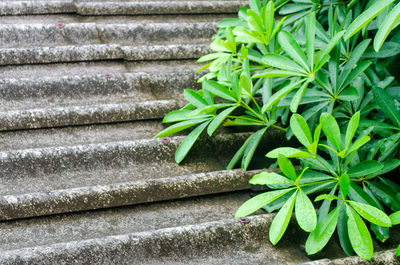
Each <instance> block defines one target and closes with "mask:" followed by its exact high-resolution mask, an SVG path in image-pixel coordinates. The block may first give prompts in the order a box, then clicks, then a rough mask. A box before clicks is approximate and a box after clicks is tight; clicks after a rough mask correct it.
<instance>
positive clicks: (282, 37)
mask: <svg viewBox="0 0 400 265" xmlns="http://www.w3.org/2000/svg"><path fill="white" fill-rule="evenodd" d="M278 41H279V44H280V45H281V46H282V49H283V50H284V51H285V52H286V53H287V54H288V55H289V56H290V57H291V58H292V59H293V60H294V61H295V62H298V63H299V64H300V65H301V66H302V67H303V69H304V70H305V71H306V72H310V68H309V67H308V61H307V58H306V55H305V54H304V52H303V50H302V49H301V48H300V46H299V44H298V43H297V42H296V40H295V39H294V38H293V36H292V35H291V34H290V33H289V32H287V31H281V32H279V34H278Z"/></svg>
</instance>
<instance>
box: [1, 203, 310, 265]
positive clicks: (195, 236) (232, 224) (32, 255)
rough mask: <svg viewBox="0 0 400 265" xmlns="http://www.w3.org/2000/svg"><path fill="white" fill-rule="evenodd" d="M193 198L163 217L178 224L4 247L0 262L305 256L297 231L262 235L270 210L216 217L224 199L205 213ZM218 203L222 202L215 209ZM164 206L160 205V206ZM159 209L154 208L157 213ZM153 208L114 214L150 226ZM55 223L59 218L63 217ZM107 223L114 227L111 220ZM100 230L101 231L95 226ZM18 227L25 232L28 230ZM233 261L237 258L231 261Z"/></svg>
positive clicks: (265, 260)
mask: <svg viewBox="0 0 400 265" xmlns="http://www.w3.org/2000/svg"><path fill="white" fill-rule="evenodd" d="M228 200H229V202H228V203H229V204H231V205H232V204H234V203H232V201H233V198H230V199H228ZM197 203H199V204H198V205H199V206H200V205H203V206H200V207H193V206H192V205H190V206H189V207H188V208H187V209H182V210H183V211H182V212H181V213H180V212H176V211H172V212H170V215H168V216H169V219H168V220H171V219H173V220H175V222H177V223H182V221H183V223H185V225H183V226H182V225H181V226H176V227H171V228H163V227H164V225H165V223H162V224H160V225H156V227H157V229H156V230H153V231H148V232H133V233H127V231H124V234H121V235H113V236H104V235H103V236H102V237H99V236H96V238H93V239H86V240H79V241H72V242H68V243H67V242H65V243H58V244H53V245H43V246H39V247H34V248H22V249H15V250H8V251H7V250H6V251H2V252H0V262H1V263H2V264H12V263H13V262H18V264H32V263H34V264H49V263H57V264H71V263H78V264H85V263H90V264H115V263H118V264H161V263H162V262H163V261H164V260H166V261H169V264H182V263H183V262H186V263H189V262H191V260H192V259H194V260H196V259H197V260H198V262H197V264H201V262H199V260H203V263H202V264H209V263H204V261H205V260H212V259H213V258H214V260H217V259H216V256H219V257H221V256H220V255H221V254H222V253H225V254H229V256H230V257H229V260H227V261H225V262H224V261H223V260H222V261H221V260H220V261H221V263H220V264H245V262H246V261H247V262H249V261H252V262H253V263H252V264H277V265H278V264H296V263H299V262H304V261H307V260H309V259H308V258H307V257H306V256H305V255H304V254H302V253H304V252H302V249H301V247H300V245H299V240H298V239H299V238H302V236H301V237H297V238H296V240H293V239H291V240H284V241H283V243H285V244H282V245H280V246H279V247H277V248H274V247H273V246H272V245H271V244H270V243H269V242H268V241H267V240H266V238H267V234H268V226H269V224H270V222H271V220H272V216H271V215H264V216H258V217H257V216H255V217H250V218H249V219H248V220H249V221H250V222H249V223H246V224H243V223H240V222H238V221H237V220H235V219H223V218H221V217H222V216H223V215H224V213H225V214H226V213H227V210H229V209H231V208H230V207H228V206H227V203H221V201H219V202H218V203H216V204H214V206H213V208H214V209H212V210H211V209H210V210H209V214H207V213H205V212H203V211H204V210H202V209H204V208H206V209H207V207H209V206H208V205H209V203H203V204H200V203H202V200H200V199H197ZM197 203H196V205H197ZM207 204H208V205H207ZM221 205H223V206H225V207H224V208H220V206H221ZM235 206H236V205H235ZM215 207H216V208H215ZM232 208H233V207H232ZM163 209H165V206H164V208H163ZM189 209H194V211H192V214H191V215H187V212H185V210H189ZM219 209H221V211H219ZM231 210H233V209H231ZM161 211H162V210H161V209H159V210H158V211H157V213H160V212H161ZM218 211H219V215H220V216H218V217H219V218H220V220H221V221H212V222H206V223H201V221H200V220H199V219H198V218H201V219H203V220H204V219H205V220H207V219H209V220H210V219H211V220H212V218H213V217H214V218H215V212H218ZM141 212H143V211H141ZM157 213H153V214H152V215H151V216H150V218H151V219H150V220H148V219H147V218H146V219H139V218H138V219H136V218H131V219H129V222H128V223H125V222H124V220H125V219H121V218H119V219H115V221H116V222H117V223H118V224H121V225H126V226H128V227H134V226H135V225H136V226H137V223H141V222H143V221H145V222H146V223H147V226H152V225H154V220H157V221H156V222H157V223H158V222H160V221H161V222H162V221H163V219H161V220H160V219H158V218H154V214H157ZM182 214H183V215H182ZM229 214H230V213H228V215H229ZM117 216H118V214H116V213H113V215H112V217H113V218H115V217H117ZM191 216H193V217H194V218H195V219H196V220H193V221H195V222H194V224H192V225H190V219H192V218H191ZM140 218H142V216H140ZM98 219H100V218H98ZM103 220H104V219H100V220H99V221H98V222H97V224H96V225H88V226H87V230H86V231H85V233H84V235H88V234H90V233H92V231H93V230H96V234H99V233H101V232H102V231H104V228H108V227H109V226H107V225H106V224H104V223H103V222H104V221H103ZM132 222H134V225H133V224H132V225H130V224H131V223H132ZM58 223H62V219H60V220H59V222H58ZM49 225H51V224H49ZM100 225H101V226H100ZM81 226H82V225H81ZM24 227H26V225H24ZM112 227H113V228H114V229H115V225H113V226H112ZM63 229H65V228H63ZM99 229H101V230H100V231H99ZM131 229H132V228H130V230H131ZM52 230H53V231H52V233H55V232H58V233H63V234H66V233H65V232H64V231H65V230H61V231H58V227H56V224H54V222H53V225H52ZM54 230H55V231H54ZM112 231H113V230H111V231H107V233H108V234H109V233H110V232H112ZM21 232H23V233H25V235H26V233H27V232H28V231H26V230H25V231H21ZM71 232H72V231H71ZM43 234H45V233H43ZM68 235H71V233H69V234H66V236H68ZM37 240H38V239H37ZM24 244H25V245H28V244H29V243H28V242H24ZM36 244H37V243H35V245H36ZM10 247H12V246H10V245H8V248H10ZM224 256H225V257H226V256H227V255H223V256H222V257H224ZM233 261H236V262H234V263H231V262H233ZM167 264H168V263H167ZM194 264H196V263H194ZM247 264H248V263H247Z"/></svg>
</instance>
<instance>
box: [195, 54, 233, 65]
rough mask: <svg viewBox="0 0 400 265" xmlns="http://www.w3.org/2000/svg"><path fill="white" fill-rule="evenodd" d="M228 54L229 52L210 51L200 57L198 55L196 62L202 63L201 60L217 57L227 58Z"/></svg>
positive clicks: (205, 60)
mask: <svg viewBox="0 0 400 265" xmlns="http://www.w3.org/2000/svg"><path fill="white" fill-rule="evenodd" d="M229 56H231V55H230V54H229V53H223V52H218V53H210V54H206V55H204V56H202V57H200V58H199V59H198V60H197V62H198V63H202V62H207V61H211V60H215V59H218V58H221V57H222V58H227V59H228V58H229Z"/></svg>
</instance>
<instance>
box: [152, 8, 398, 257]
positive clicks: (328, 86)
mask: <svg viewBox="0 0 400 265" xmlns="http://www.w3.org/2000/svg"><path fill="white" fill-rule="evenodd" d="M249 6H250V8H241V9H240V11H239V13H238V16H239V18H238V19H226V20H223V21H221V22H220V23H219V26H218V27H219V31H218V33H217V34H216V36H215V37H214V40H213V42H212V44H211V49H212V50H213V53H211V54H208V55H205V56H203V57H202V58H200V59H199V61H200V62H208V63H207V64H206V65H205V66H204V67H202V68H201V69H200V71H201V70H206V69H207V70H208V73H207V74H205V75H204V76H203V77H202V78H201V79H200V80H199V82H201V84H202V89H200V90H198V91H194V90H189V89H186V90H185V91H184V97H185V99H186V100H187V101H188V105H186V106H185V107H183V108H182V109H180V110H177V111H174V112H171V113H169V114H168V115H166V117H165V118H164V122H165V123H175V124H173V125H172V126H170V127H168V128H166V129H165V130H163V131H162V132H160V133H159V134H158V135H157V137H164V136H168V135H171V134H174V133H176V132H179V131H182V130H185V129H188V128H191V127H195V128H194V129H193V130H192V131H191V132H190V133H189V134H188V136H187V137H186V138H185V140H184V141H183V142H182V143H181V145H180V146H179V148H178V149H177V151H176V156H175V158H176V161H177V162H178V163H180V162H181V161H182V160H183V159H184V158H185V156H186V155H187V154H188V152H189V151H190V149H191V147H192V146H193V145H194V143H195V141H196V140H197V138H198V137H199V136H200V135H201V133H202V132H203V131H206V132H207V134H208V135H209V136H212V135H213V134H214V133H215V131H216V130H217V128H218V127H219V126H220V125H221V124H222V125H224V126H246V127H249V126H250V127H254V128H256V129H255V130H253V133H252V134H251V136H250V137H249V138H248V139H247V140H246V141H245V142H244V144H243V146H242V147H241V148H240V149H239V150H238V151H237V153H236V154H235V155H234V157H233V158H232V160H231V162H230V163H229V164H228V166H227V168H228V169H231V168H234V167H235V166H236V164H238V163H239V161H241V162H240V165H241V167H242V168H244V169H247V167H248V166H249V164H250V162H251V159H252V157H253V155H254V153H255V151H256V149H257V147H258V145H259V143H260V142H261V139H262V137H263V135H264V134H265V132H266V131H267V130H269V129H270V128H275V129H278V130H281V131H284V132H285V133H286V136H287V139H288V140H289V139H290V138H292V137H293V135H294V136H295V137H296V139H297V140H298V141H299V143H300V144H302V145H303V146H304V148H303V149H301V148H300V149H296V148H293V147H290V148H289V147H287V148H285V149H277V150H274V151H273V152H270V153H268V155H267V156H268V157H270V158H277V159H278V164H279V166H280V168H281V170H282V172H283V174H284V175H285V176H283V175H279V174H261V175H258V176H255V177H254V178H253V179H252V181H251V183H253V184H265V185H267V186H268V187H269V188H273V189H275V191H271V192H269V193H267V194H271V195H265V197H262V196H261V195H259V196H261V197H255V198H263V200H259V202H258V203H256V204H255V205H253V206H254V207H253V208H254V209H255V208H257V207H258V208H261V207H262V208H264V209H265V210H267V211H273V210H277V209H280V211H279V212H278V215H277V218H278V217H279V218H278V219H277V220H278V221H276V223H278V222H281V223H282V222H283V223H284V224H286V223H287V222H288V221H289V219H288V218H289V216H290V213H291V212H292V211H293V208H294V209H295V213H296V218H297V220H298V222H299V224H300V227H301V228H303V229H304V230H305V231H309V232H311V234H310V238H311V239H310V238H309V240H308V241H307V252H308V253H310V254H312V253H315V252H317V251H319V250H320V249H322V247H323V246H324V245H325V244H326V243H327V242H328V240H329V238H330V236H331V235H332V233H333V232H334V230H335V228H336V227H337V230H338V233H339V238H340V243H341V245H342V247H343V249H344V251H345V252H346V254H348V255H351V254H353V251H355V253H356V254H358V255H360V256H361V257H363V258H366V259H370V258H371V256H372V245H371V244H372V243H370V242H372V241H370V238H371V237H370V234H369V232H368V229H366V226H365V224H364V222H363V221H362V218H364V219H366V220H368V221H369V222H370V223H371V226H370V229H371V231H372V232H373V233H374V234H375V236H376V238H377V239H378V240H380V241H382V242H383V241H385V240H387V238H388V237H389V228H388V227H389V226H391V222H390V220H389V219H388V217H387V215H386V214H385V212H386V211H388V209H390V210H391V211H399V210H400V208H398V207H399V206H400V198H397V196H396V193H398V192H400V187H399V186H397V184H396V183H395V182H393V181H392V180H391V179H390V177H386V175H387V174H389V175H390V174H393V172H396V170H397V168H398V167H399V166H400V164H399V160H398V159H399V153H400V103H399V100H400V85H399V80H398V79H399V75H398V74H396V72H395V71H393V69H396V67H399V65H398V62H397V61H398V60H396V57H397V58H398V56H399V53H400V31H399V30H398V27H397V26H398V25H399V24H400V23H399V22H400V3H399V1H395V0H379V1H377V0H369V1H359V0H351V1H350V0H349V1H330V0H301V1H300V0H276V1H263V2H262V3H261V2H260V1H258V0H250V1H249ZM279 16H283V17H281V18H279V19H276V18H277V17H279ZM340 128H347V129H346V131H344V130H340ZM311 132H314V133H313V134H311ZM321 152H323V153H321ZM290 158H296V159H299V160H300V162H301V165H302V168H303V169H304V172H296V171H295V170H294V169H293V166H292V165H291V162H290V161H289V160H288V159H290ZM314 193H316V194H317V195H318V194H320V193H322V194H323V196H321V197H318V200H321V201H323V202H322V205H321V207H320V208H319V211H318V214H317V220H318V221H315V217H314V215H313V214H311V212H313V211H314V210H313V208H312V207H311V206H312V203H310V201H309V199H308V197H307V196H308V195H310V194H311V195H312V194H314ZM312 196H313V195H312ZM254 200H256V199H254ZM254 202H255V201H254ZM246 205H247V206H248V205H249V204H247V203H246V204H245V205H244V206H243V207H244V208H243V207H241V209H245V208H246V207H247V206H246ZM333 205H335V206H333ZM258 208H257V209H258ZM331 208H332V209H331ZM241 211H242V210H240V211H239V213H238V215H237V216H243V215H247V214H250V212H251V211H250V212H249V211H244V210H243V211H244V212H241ZM314 212H315V211H314ZM305 213H307V216H309V218H312V220H311V219H307V220H306V221H305V220H304V218H305V217H304V216H306V214H305ZM374 214H375V215H374ZM360 216H361V217H362V218H361V217H360ZM371 216H372V217H371ZM306 223H307V225H306ZM314 224H315V225H314ZM273 227H275V228H274V229H272V230H271V231H272V232H271V241H272V242H273V243H277V242H278V241H279V239H280V238H281V236H282V235H283V232H284V229H280V228H279V229H278V228H276V225H275V226H273ZM348 227H351V228H354V229H350V230H351V233H350V234H349V233H348V231H349V229H348ZM354 233H356V234H354ZM356 238H363V239H364V240H365V242H366V243H360V242H358V241H355V239H356Z"/></svg>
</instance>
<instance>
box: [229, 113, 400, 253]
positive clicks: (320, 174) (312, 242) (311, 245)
mask: <svg viewBox="0 0 400 265" xmlns="http://www.w3.org/2000/svg"><path fill="white" fill-rule="evenodd" d="M359 120H360V112H357V113H356V114H355V115H353V117H352V118H351V119H350V121H349V123H348V127H347V129H346V132H345V134H342V133H341V131H340V129H339V125H338V123H337V121H336V119H335V118H334V117H333V116H332V115H331V114H329V113H323V114H322V115H321V118H320V125H318V126H317V128H316V129H315V131H314V133H313V134H311V131H310V128H309V127H308V125H307V123H306V121H305V120H304V118H303V117H302V116H300V115H299V114H294V115H293V116H292V117H291V119H290V126H291V129H292V130H293V132H294V134H295V137H296V138H297V139H298V141H299V142H300V143H301V144H302V145H303V148H293V147H280V148H277V149H274V150H272V151H270V152H269V153H268V154H267V156H268V157H270V158H277V159H278V164H279V168H280V169H281V171H282V174H277V173H269V172H268V173H267V172H263V173H260V174H257V175H255V176H254V177H253V178H252V179H251V180H250V183H251V184H255V185H267V186H268V187H269V188H271V189H274V191H268V192H265V193H262V194H259V195H257V196H255V197H253V198H251V199H250V200H248V201H247V202H245V203H244V204H243V205H242V206H241V207H240V208H239V209H238V211H237V213H236V217H244V216H247V215H249V214H251V213H253V212H255V211H256V210H258V209H260V208H261V207H263V206H265V205H268V204H270V203H272V202H274V201H275V203H276V201H278V200H279V199H280V198H283V199H281V200H279V201H278V203H277V204H278V208H280V210H279V212H278V214H277V215H276V216H275V218H274V221H273V222H272V224H271V227H270V233H269V237H270V241H271V242H272V243H273V244H276V243H278V241H279V240H280V239H281V237H282V236H283V234H284V232H285V230H286V228H287V225H288V223H289V221H290V218H291V215H292V212H293V209H295V216H296V220H297V222H298V224H299V226H300V227H301V228H302V229H303V230H304V231H306V232H310V234H309V236H308V239H307V241H306V245H305V247H306V251H307V253H308V254H310V255H311V254H315V253H317V252H319V251H320V250H322V249H323V248H324V246H325V245H326V244H327V243H328V241H329V239H330V237H331V236H332V234H333V233H334V231H335V228H336V229H337V232H338V236H339V239H340V244H341V246H342V248H343V250H344V251H345V252H346V254H348V255H352V254H353V253H354V252H355V253H356V254H357V255H359V256H361V257H363V258H365V259H368V260H369V259H371V258H372V255H373V245H372V238H371V235H370V233H369V231H368V228H367V226H366V225H365V223H364V221H363V220H362V218H364V219H365V220H367V221H368V222H370V223H371V226H370V227H371V230H372V231H373V232H374V233H375V234H376V235H377V237H378V238H381V239H382V240H383V239H387V235H388V233H389V227H391V225H392V222H391V220H390V218H389V217H388V216H387V215H386V214H385V212H384V208H383V206H382V204H383V205H386V206H387V207H389V208H391V209H392V210H394V211H396V210H399V209H400V208H399V207H400V201H399V199H398V198H397V197H396V193H397V192H398V191H399V190H396V188H398V187H399V186H398V185H397V184H395V183H393V182H392V181H391V180H389V179H387V178H385V177H383V176H382V175H384V174H386V173H388V172H390V171H392V170H393V169H394V168H396V167H398V166H399V165H400V160H398V159H388V160H385V161H383V162H378V161H376V160H366V159H361V158H359V159H354V157H355V156H356V155H357V154H358V151H359V150H360V149H361V148H363V146H365V145H366V144H367V143H368V142H370V140H371V138H370V137H369V136H366V135H365V136H359V137H358V139H356V140H355V141H353V138H354V135H355V133H356V131H357V128H358V124H359ZM322 134H323V135H325V137H326V138H327V140H322V139H323V138H322V137H321V136H322ZM343 140H344V141H343ZM321 151H322V152H324V153H325V154H321ZM324 157H328V158H329V159H325V158H324ZM289 158H295V159H298V160H300V162H301V166H302V168H303V170H301V171H296V170H295V167H294V166H293V165H292V163H291V161H290V160H289ZM312 194H319V196H317V197H316V198H315V201H316V202H317V201H323V203H322V205H321V206H320V208H319V210H318V214H317V213H316V211H315V209H314V206H313V204H312V202H311V200H310V199H309V197H308V196H310V195H312ZM360 216H361V217H362V218H361V217H360Z"/></svg>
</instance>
